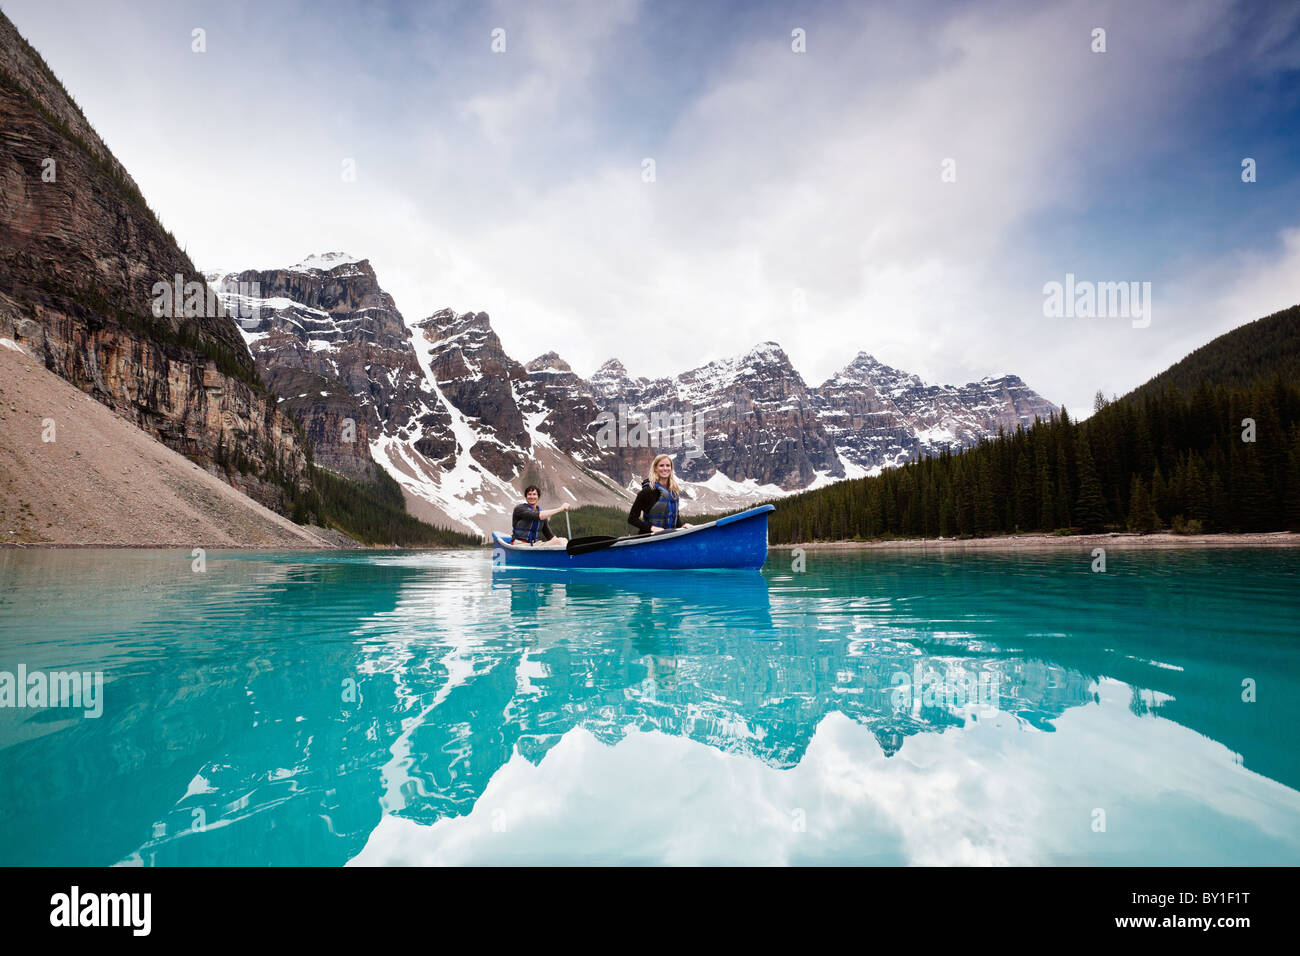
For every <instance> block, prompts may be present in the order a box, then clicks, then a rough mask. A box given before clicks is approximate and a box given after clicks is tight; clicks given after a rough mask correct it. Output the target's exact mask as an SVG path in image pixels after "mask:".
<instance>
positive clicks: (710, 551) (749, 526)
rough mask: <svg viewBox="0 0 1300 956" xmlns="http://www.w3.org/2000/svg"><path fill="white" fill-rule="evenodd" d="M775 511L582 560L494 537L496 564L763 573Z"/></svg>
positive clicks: (626, 542) (633, 541) (627, 542)
mask: <svg viewBox="0 0 1300 956" xmlns="http://www.w3.org/2000/svg"><path fill="white" fill-rule="evenodd" d="M773 510H774V509H773V508H772V506H771V505H762V506H760V507H758V508H750V509H749V510H748V511H742V512H740V513H739V514H734V515H728V516H727V517H725V518H719V519H718V520H717V521H711V522H709V523H708V524H704V525H700V526H698V527H695V528H683V529H679V530H677V531H670V532H664V533H662V534H656V535H641V536H637V537H629V538H620V539H619V540H618V542H617V543H616V544H614V545H612V546H610V547H608V548H604V549H602V550H600V551H592V552H590V553H588V554H579V555H569V554H566V553H565V551H564V549H563V548H545V547H529V546H527V545H512V544H510V539H509V538H508V537H506V536H504V535H500V534H494V535H493V536H492V539H493V548H492V565H493V567H495V568H532V569H547V570H555V571H583V570H602V569H613V568H618V569H627V570H638V571H647V570H648V571H683V570H703V569H729V570H758V569H759V568H761V567H762V566H763V562H764V561H766V560H767V516H768V515H769V514H770V513H771V512H772V511H773Z"/></svg>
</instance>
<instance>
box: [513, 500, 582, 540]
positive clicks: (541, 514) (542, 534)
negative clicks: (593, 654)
mask: <svg viewBox="0 0 1300 956" xmlns="http://www.w3.org/2000/svg"><path fill="white" fill-rule="evenodd" d="M541 497H542V492H541V489H539V488H538V487H537V486H536V485H529V486H528V487H527V488H525V489H524V501H525V502H526V503H525V504H522V505H516V506H515V511H514V514H513V515H512V516H511V518H510V524H511V531H510V534H511V538H510V543H511V544H529V545H531V544H536V543H537V539H538V538H541V539H542V540H543V541H545V542H546V543H547V544H549V545H552V546H554V547H557V548H562V547H564V546H565V545H566V544H568V543H569V542H568V541H567V540H566V539H565V538H559V537H556V536H555V533H554V532H553V531H551V528H550V525H548V524H547V523H546V521H547V519H548V518H550V517H551V516H552V515H557V514H559V513H560V512H561V511H568V510H569V506H568V505H567V504H563V505H560V506H559V507H558V508H551V509H549V510H547V511H543V510H542V509H541V508H540V507H539V506H538V504H537V502H538V501H540V500H541Z"/></svg>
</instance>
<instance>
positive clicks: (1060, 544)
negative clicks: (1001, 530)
mask: <svg viewBox="0 0 1300 956" xmlns="http://www.w3.org/2000/svg"><path fill="white" fill-rule="evenodd" d="M1102 547H1104V548H1150V549H1157V550H1158V549H1173V548H1296V547H1300V534H1296V533H1295V532H1291V531H1254V532H1247V533H1233V534H1172V533H1170V532H1157V533H1155V534H1131V533H1127V532H1109V533H1105V534H1076V535H1051V534H1021V535H999V536H996V537H991V538H965V539H962V538H902V539H899V540H897V541H808V542H802V543H798V544H769V545H768V551H769V552H771V551H775V550H789V549H792V548H803V549H804V550H806V551H1071V550H1091V549H1093V548H1102Z"/></svg>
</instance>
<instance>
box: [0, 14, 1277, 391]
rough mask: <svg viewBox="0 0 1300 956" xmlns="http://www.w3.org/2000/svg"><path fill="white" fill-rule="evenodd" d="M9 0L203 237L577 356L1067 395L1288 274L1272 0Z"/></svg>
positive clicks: (207, 263) (209, 245)
mask: <svg viewBox="0 0 1300 956" xmlns="http://www.w3.org/2000/svg"><path fill="white" fill-rule="evenodd" d="M0 9H3V10H4V12H5V14H6V15H7V16H9V18H10V19H11V20H13V22H14V23H15V25H16V26H17V27H18V29H19V31H20V32H22V34H23V35H24V36H25V37H26V38H27V40H28V41H29V42H30V43H31V44H32V45H33V46H34V47H35V48H36V49H37V51H38V52H40V53H41V55H42V56H43V57H44V58H45V60H46V62H47V63H48V64H49V65H50V67H51V68H52V69H53V70H54V72H55V74H56V75H57V76H58V77H59V78H60V80H61V81H62V82H63V84H64V86H65V87H66V88H67V89H68V91H69V92H70V93H71V94H72V96H73V97H74V98H75V99H76V100H77V102H78V103H79V104H80V106H81V107H82V109H83V111H84V112H85V113H86V116H87V117H88V119H89V120H90V122H91V124H92V125H93V126H94V127H95V129H96V130H97V132H98V133H99V134H100V136H101V137H102V138H103V139H104V141H105V142H106V143H107V144H108V146H109V148H110V149H111V150H112V151H113V153H114V154H115V155H116V156H117V158H118V159H119V160H120V161H121V162H122V163H123V164H124V165H125V167H126V168H127V170H128V171H129V172H130V173H131V175H132V176H133V177H134V178H135V180H136V182H137V183H138V184H139V185H140V187H141V190H142V191H143V193H144V195H145V197H146V199H147V200H148V201H149V203H150V205H151V206H152V207H153V208H154V209H155V211H157V213H158V215H159V218H160V219H161V220H162V222H163V224H164V225H165V226H166V227H167V228H169V229H171V230H172V232H173V233H174V234H175V235H176V237H177V240H178V241H179V242H180V243H181V244H182V245H183V246H184V247H185V249H186V251H187V252H188V253H189V255H190V257H191V258H192V259H193V260H194V262H195V264H196V265H198V267H199V268H201V269H204V270H211V269H222V270H237V269H246V268H256V269H270V268H276V267H283V266H288V265H291V264H293V263H296V262H299V261H301V260H302V259H304V258H306V257H307V256H308V255H309V254H312V253H321V252H326V251H346V252H348V253H351V254H352V255H356V256H362V257H366V258H368V259H370V261H371V264H372V265H373V266H374V268H375V271H376V273H377V275H378V277H379V281H380V284H381V285H382V286H383V288H384V289H385V290H387V291H388V292H390V293H391V294H392V295H393V297H394V299H395V301H396V303H397V306H398V308H399V309H400V310H401V312H402V313H403V315H404V317H405V318H406V320H407V322H408V323H413V322H416V321H419V320H420V319H422V318H425V317H427V316H429V315H431V314H432V313H434V312H435V311H437V310H439V309H442V308H452V309H455V310H457V311H458V312H463V311H470V310H472V311H483V312H487V313H489V315H490V316H491V318H492V325H493V327H494V328H495V329H496V331H497V333H498V334H499V336H500V338H501V340H502V344H503V346H504V347H505V349H506V351H507V353H509V354H510V355H511V356H513V357H514V358H516V359H519V360H520V361H528V360H529V359H531V358H533V357H535V356H537V355H539V354H541V353H543V352H546V351H550V350H555V351H557V352H559V353H560V355H561V356H563V357H564V358H565V359H566V360H568V361H569V362H570V364H571V365H572V366H573V367H574V370H575V371H577V372H578V373H579V374H581V375H589V374H590V373H592V372H593V371H595V369H596V368H597V367H598V366H599V365H600V364H601V363H602V362H604V361H605V360H606V359H608V358H611V357H617V358H618V359H620V360H621V361H622V362H623V363H624V365H626V366H627V368H628V370H629V372H631V373H632V374H633V375H647V376H651V377H655V376H661V375H672V374H674V373H676V372H680V371H684V370H686V369H688V368H692V367H696V366H698V365H701V364H704V363H705V362H707V361H711V360H714V359H719V358H724V357H727V356H731V355H736V354H738V353H742V352H744V351H746V350H747V349H749V348H750V347H751V346H753V345H755V344H757V343H760V342H764V341H775V342H778V343H779V344H780V345H781V346H782V347H783V348H784V349H785V351H786V353H787V354H788V355H789V356H790V359H791V361H792V362H793V364H794V366H795V368H796V369H798V371H799V372H800V374H801V375H802V376H803V377H804V379H805V380H806V381H807V382H808V383H809V384H810V385H818V384H820V383H821V382H823V381H824V380H826V379H827V378H829V377H831V376H832V375H834V374H835V372H836V371H838V370H839V369H840V368H842V367H843V366H845V365H847V364H848V363H849V362H851V361H852V360H853V358H854V357H855V356H856V355H857V354H858V352H859V351H865V352H868V353H870V354H872V355H874V356H875V357H876V358H877V359H879V360H880V361H882V362H885V363H887V364H889V365H893V366H895V367H897V368H901V369H904V370H906V371H908V372H914V373H916V374H918V375H920V376H921V377H922V378H923V379H925V380H926V381H930V382H947V383H954V384H956V383H963V382H967V381H973V380H976V379H979V378H981V377H983V376H985V375H997V374H1002V373H1007V372H1012V373H1015V374H1017V375H1020V376H1021V377H1022V378H1023V379H1024V380H1025V381H1026V382H1027V383H1028V384H1029V386H1030V387H1032V388H1034V389H1035V390H1037V391H1038V392H1040V393H1041V394H1042V395H1043V396H1044V397H1046V398H1048V399H1049V400H1051V401H1054V402H1056V403H1058V404H1064V405H1065V406H1066V407H1068V408H1069V410H1070V411H1071V413H1074V414H1079V415H1082V414H1086V413H1087V412H1089V411H1090V410H1091V407H1092V399H1093V395H1094V394H1095V392H1096V391H1097V390H1099V389H1100V390H1101V391H1103V392H1105V393H1106V394H1107V395H1111V394H1123V393H1125V392H1127V391H1128V390H1130V389H1131V388H1133V387H1135V386H1137V385H1139V384H1141V383H1142V382H1143V381H1145V380H1146V379H1147V378H1149V377H1151V376H1152V375H1154V374H1156V373H1157V372H1159V371H1161V370H1162V369H1164V368H1166V367H1167V366H1169V365H1170V364H1172V363H1173V362H1175V361H1177V360H1178V359H1180V358H1182V357H1183V356H1184V355H1186V354H1187V353H1188V352H1190V351H1192V350H1193V349H1195V348H1197V347H1199V346H1200V345H1202V344H1204V343H1205V342H1207V341H1209V340H1210V339H1212V338H1214V337H1215V336H1217V335H1219V334H1222V333H1223V332H1225V331H1228V330H1229V329H1232V328H1235V327H1237V326H1239V325H1242V324H1244V323H1246V322H1249V321H1251V320H1253V319H1256V318H1260V317H1261V316H1264V315H1268V314H1270V313H1272V312H1275V311H1277V310H1279V309H1283V308H1286V307H1288V306H1291V305H1294V304H1296V303H1300V4H1297V3H1295V2H1291V0H1287V2H1277V3H1269V2H1261V0H1251V2H1236V3H1234V2H1230V0H1152V2H1145V3H1140V4H1134V3H1131V2H1124V0H1121V2H1105V0H1101V2H1095V0H1089V2H1059V3H1050V2H1049V3H1044V2H1041V0H1034V2H1029V0H1025V2H1019V0H987V2H980V3H938V2H934V3H921V2H900V3H889V2H882V3H871V4H863V3H860V2H853V0H848V2H842V3H836V2H804V3H800V2H786V3H761V2H735V3H727V2H717V3H709V4H699V3H695V2H676V0H667V2H650V0H640V2H638V0H591V2H585V3H580V2H571V0H555V2H548V0H527V2H511V3H493V2H484V0H466V2H446V3H440V2H433V3H367V4H355V3H332V2H311V3H292V2H284V3H278V2H275V0H267V2H258V3H246V2H241V0H231V2H226V0H223V2H220V3H216V2H188V3H187V2H184V0H181V2H155V0H141V2H136V3H122V2H112V0H96V2H71V0H68V2H64V0H0ZM1099 29H1100V30H1104V37H1099V35H1098V34H1097V33H1096V31H1097V30H1099ZM196 30H201V31H203V32H202V34H201V37H202V41H203V42H202V46H203V50H202V51H199V50H196V46H198V45H200V44H199V43H198V42H197V40H196V35H195V32H194V31H196ZM1101 40H1104V47H1105V49H1104V51H1102V50H1100V49H1095V48H1096V47H1098V46H1099V43H1100V41H1101ZM494 46H495V47H496V49H494ZM800 47H801V48H802V49H799V48H800ZM1247 159H1250V160H1253V161H1254V163H1253V166H1254V180H1255V181H1253V182H1244V181H1243V166H1242V164H1243V161H1245V160H1247ZM648 161H652V162H653V167H652V169H653V176H651V175H650V171H651V167H650V164H649V163H648ZM349 170H352V171H354V172H355V175H354V176H351V177H349V175H347V173H348V172H349ZM1067 274H1069V275H1073V276H1074V277H1075V281H1076V283H1077V282H1094V283H1102V282H1135V283H1139V285H1138V286H1137V288H1138V289H1141V288H1143V286H1142V285H1141V284H1142V283H1150V287H1149V288H1150V290H1151V292H1150V304H1151V308H1150V314H1149V319H1150V321H1149V323H1147V322H1145V320H1143V319H1133V318H1130V317H1127V316H1123V315H1120V316H1115V315H1111V316H1106V317H1090V316H1085V315H1070V314H1067V315H1064V316H1060V315H1049V314H1047V313H1048V312H1049V311H1050V310H1048V309H1047V308H1046V306H1045V300H1046V298H1047V297H1046V295H1045V292H1044V289H1045V287H1047V286H1048V284H1049V283H1052V282H1058V283H1061V284H1062V285H1064V284H1065V283H1066V281H1067V280H1066V276H1067Z"/></svg>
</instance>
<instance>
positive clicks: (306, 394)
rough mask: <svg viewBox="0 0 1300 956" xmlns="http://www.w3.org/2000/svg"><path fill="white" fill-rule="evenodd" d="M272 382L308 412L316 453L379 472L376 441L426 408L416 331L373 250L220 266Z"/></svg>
mask: <svg viewBox="0 0 1300 956" xmlns="http://www.w3.org/2000/svg"><path fill="white" fill-rule="evenodd" d="M207 278H208V282H209V284H210V285H211V286H212V288H213V289H214V290H216V291H217V292H218V293H219V294H220V296H221V299H222V301H223V302H224V303H225V304H226V305H227V307H228V308H229V309H230V310H231V312H232V314H234V315H235V316H236V320H237V322H238V324H239V329H240V332H241V333H242V335H243V339H244V341H245V342H246V343H247V346H248V350H249V352H250V353H251V354H252V356H253V359H254V361H255V362H256V364H257V370H258V372H259V373H260V374H261V376H262V379H263V380H264V381H265V382H266V383H267V386H268V387H269V388H270V389H271V390H272V391H273V392H275V393H276V395H277V396H279V398H280V399H281V400H282V401H283V407H284V410H286V411H288V412H289V413H290V414H292V415H293V417H294V418H296V419H297V420H298V421H299V422H301V423H302V424H303V426H304V428H305V429H306V432H307V434H308V436H309V437H310V438H311V440H312V445H313V448H314V449H315V456H316V461H317V462H319V463H320V464H323V465H325V466H327V467H329V468H332V469H334V470H335V471H338V472H341V473H343V474H345V475H348V476H350V477H353V478H357V479H360V480H363V481H369V480H371V479H372V478H373V477H374V469H375V462H374V459H373V458H372V456H371V454H370V443H371V442H372V441H373V440H375V439H376V438H377V437H378V436H379V435H380V434H397V433H398V432H400V431H401V430H403V429H405V428H407V427H408V426H409V425H410V423H411V421H412V418H413V417H415V416H416V415H417V414H420V413H421V410H422V407H423V402H424V387H423V386H424V376H423V374H422V373H421V371H420V367H419V364H418V363H417V361H416V358H415V349H414V348H413V346H412V344H411V332H410V330H409V329H407V327H406V323H405V321H404V320H403V318H402V314H401V313H400V312H398V310H397V306H396V305H395V304H394V302H393V299H392V296H390V295H389V294H388V293H387V292H385V291H384V290H383V289H382V288H380V286H379V281H378V278H377V277H376V276H375V271H374V269H373V268H372V267H371V265H370V263H369V261H368V260H365V259H355V258H353V257H351V256H348V255H346V254H345V253H326V254H324V255H320V256H311V257H309V258H308V259H306V260H304V261H303V262H300V263H298V264H297V265H295V266H290V267H288V268H284V269H264V270H257V269H247V270H244V271H242V272H229V273H220V272H210V273H208V274H207Z"/></svg>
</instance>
